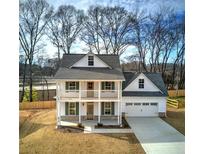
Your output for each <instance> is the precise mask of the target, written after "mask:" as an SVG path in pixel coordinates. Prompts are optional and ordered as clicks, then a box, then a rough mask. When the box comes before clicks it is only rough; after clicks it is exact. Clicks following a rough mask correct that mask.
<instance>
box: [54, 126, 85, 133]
mask: <svg viewBox="0 0 205 154" xmlns="http://www.w3.org/2000/svg"><path fill="white" fill-rule="evenodd" d="M58 130H59V131H60V132H63V133H81V132H83V131H84V127H83V126H81V127H77V126H76V127H75V126H59V127H58Z"/></svg>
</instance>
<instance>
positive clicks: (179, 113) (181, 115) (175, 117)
mask: <svg viewBox="0 0 205 154" xmlns="http://www.w3.org/2000/svg"><path fill="white" fill-rule="evenodd" d="M172 99H177V100H180V102H181V104H183V105H182V106H185V99H184V97H177V98H172ZM162 119H163V120H164V121H166V122H167V123H168V124H170V125H171V126H173V127H174V128H175V129H176V130H178V131H179V132H181V133H182V134H183V135H185V108H184V107H182V108H179V109H176V108H173V107H170V106H168V105H167V117H166V118H162Z"/></svg>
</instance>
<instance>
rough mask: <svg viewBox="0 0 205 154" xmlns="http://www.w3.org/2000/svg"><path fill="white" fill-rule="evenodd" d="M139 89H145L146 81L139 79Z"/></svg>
mask: <svg viewBox="0 0 205 154" xmlns="http://www.w3.org/2000/svg"><path fill="white" fill-rule="evenodd" d="M139 88H140V89H143V88H144V79H139Z"/></svg>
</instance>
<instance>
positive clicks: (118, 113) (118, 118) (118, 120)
mask: <svg viewBox="0 0 205 154" xmlns="http://www.w3.org/2000/svg"><path fill="white" fill-rule="evenodd" d="M117 108H118V109H117V116H118V117H117V123H118V125H119V124H120V101H117Z"/></svg>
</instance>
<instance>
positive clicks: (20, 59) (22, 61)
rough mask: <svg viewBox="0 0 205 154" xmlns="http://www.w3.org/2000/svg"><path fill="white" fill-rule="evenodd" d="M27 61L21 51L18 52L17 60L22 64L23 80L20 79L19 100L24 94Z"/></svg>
mask: <svg viewBox="0 0 205 154" xmlns="http://www.w3.org/2000/svg"><path fill="white" fill-rule="evenodd" d="M27 61H28V58H27V57H26V56H25V55H24V54H23V53H22V54H20V56H19V62H20V63H21V64H23V65H24V67H23V80H22V93H21V97H20V102H22V101H23V97H24V94H25V84H26V69H27Z"/></svg>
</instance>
